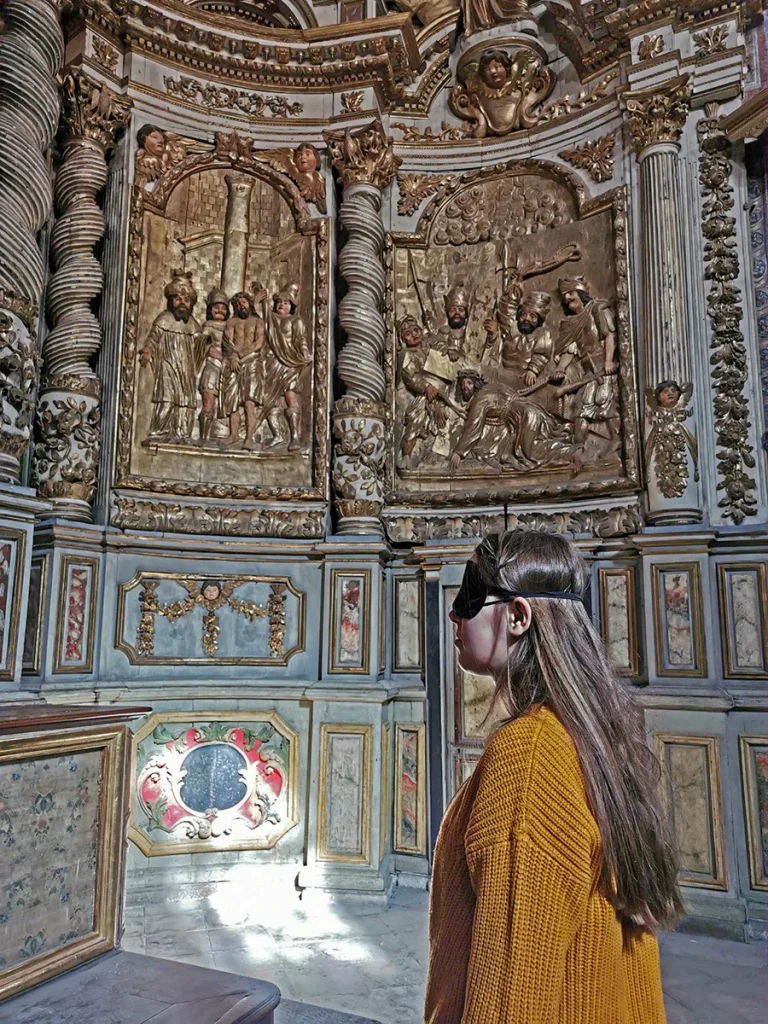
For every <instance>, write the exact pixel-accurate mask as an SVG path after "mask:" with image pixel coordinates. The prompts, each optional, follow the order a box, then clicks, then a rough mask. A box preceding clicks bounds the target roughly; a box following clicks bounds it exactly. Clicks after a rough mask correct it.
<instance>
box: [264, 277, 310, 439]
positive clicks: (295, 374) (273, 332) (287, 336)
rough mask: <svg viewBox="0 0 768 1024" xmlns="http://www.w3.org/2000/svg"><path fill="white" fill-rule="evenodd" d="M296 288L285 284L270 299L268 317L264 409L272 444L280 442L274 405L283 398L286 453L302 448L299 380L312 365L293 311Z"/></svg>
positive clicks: (303, 327) (302, 329)
mask: <svg viewBox="0 0 768 1024" xmlns="http://www.w3.org/2000/svg"><path fill="white" fill-rule="evenodd" d="M298 297H299V289H298V286H297V285H295V284H286V285H283V287H282V288H281V289H280V291H279V292H277V294H276V295H274V296H273V297H272V309H271V310H270V311H269V313H268V315H267V359H266V369H267V390H266V392H265V398H264V408H265V411H266V415H267V422H268V423H269V425H270V429H271V430H272V436H273V440H272V442H271V443H272V444H275V443H277V442H278V441H279V439H280V428H279V423H278V422H277V421H276V420H275V416H276V415H278V409H277V402H278V401H280V399H282V398H284V399H285V418H286V420H287V421H288V430H289V441H288V451H289V452H294V451H297V450H298V449H299V448H301V439H300V433H301V430H300V417H301V406H300V405H299V395H298V390H299V377H300V375H301V371H302V370H303V369H304V367H305V366H308V365H309V364H310V363H311V362H312V353H311V352H310V350H309V344H308V340H307V327H306V324H305V323H304V320H303V319H302V318H301V317H300V316H299V314H298V313H297V312H296V303H297V302H298Z"/></svg>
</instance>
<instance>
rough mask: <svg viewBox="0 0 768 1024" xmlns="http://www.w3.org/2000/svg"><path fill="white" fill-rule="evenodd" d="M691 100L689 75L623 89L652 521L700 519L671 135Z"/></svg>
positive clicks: (679, 201) (680, 205)
mask: <svg viewBox="0 0 768 1024" xmlns="http://www.w3.org/2000/svg"><path fill="white" fill-rule="evenodd" d="M690 100H691V91H690V88H689V87H688V76H684V77H682V78H677V79H675V80H674V81H672V82H668V83H664V84H662V85H660V86H656V87H654V88H653V89H648V90H644V91H641V92H634V93H626V94H625V103H626V108H627V115H628V117H627V124H628V126H629V131H630V134H631V136H632V140H633V142H634V144H635V150H636V152H637V160H638V163H639V165H640V167H639V178H640V232H641V245H640V257H641V267H640V270H641V275H640V276H641V286H642V295H643V302H642V304H641V308H642V317H643V322H642V336H641V337H642V345H641V350H642V356H643V363H644V369H645V384H646V401H645V437H646V442H645V457H646V472H647V474H648V519H649V521H650V522H652V523H655V524H657V525H674V524H682V523H696V522H700V521H701V498H700V491H699V466H698V443H697V441H696V425H695V416H694V413H693V409H692V408H691V407H690V406H689V403H690V402H691V400H692V398H694V399H695V398H696V397H697V396H694V395H693V385H692V375H691V345H690V337H689V329H688V306H687V288H686V278H685V261H686V254H685V245H684V236H685V232H684V225H683V219H682V218H683V210H684V200H683V190H682V183H681V177H680V144H679V141H678V140H679V138H680V136H681V134H682V132H683V129H684V127H685V122H686V119H687V117H688V111H689V109H690ZM698 397H700V396H698Z"/></svg>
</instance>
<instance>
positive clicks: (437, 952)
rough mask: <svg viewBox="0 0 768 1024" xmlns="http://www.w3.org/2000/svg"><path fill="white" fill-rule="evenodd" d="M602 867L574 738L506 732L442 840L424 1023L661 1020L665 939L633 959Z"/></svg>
mask: <svg viewBox="0 0 768 1024" xmlns="http://www.w3.org/2000/svg"><path fill="white" fill-rule="evenodd" d="M599 868H600V833H599V832H598V829H597V825H596V824H595V821H594V818H593V817H592V815H591V814H590V812H589V808H588V806H587V801H586V797H585V793H584V782H583V776H582V774H581V768H580V766H579V761H578V757H577V755H576V750H575V748H574V745H573V743H572V741H571V739H570V737H569V736H568V733H567V732H566V731H565V729H564V728H563V726H562V725H561V724H560V722H559V721H558V719H557V718H556V717H555V716H554V715H553V714H552V713H551V712H550V711H548V710H545V709H539V710H537V711H534V712H533V713H531V714H529V715H527V716H525V717H524V718H521V719H518V720H517V721H515V722H513V723H511V724H509V725H506V726H504V728H503V729H501V730H500V731H499V732H498V733H497V734H496V735H495V736H494V737H493V739H492V740H491V742H490V743H489V744H488V747H487V749H486V751H485V753H484V754H483V757H482V758H481V760H480V762H479V764H478V765H477V768H476V769H475V772H474V774H473V776H472V778H471V779H470V780H469V781H468V782H467V783H466V785H465V786H464V787H463V788H462V789H461V791H460V792H459V793H458V795H457V796H456V799H455V800H454V802H453V803H452V804H451V806H450V807H449V808H448V811H447V812H446V815H445V818H444V819H443V824H442V827H441V829H440V835H439V837H438V840H437V848H436V850H435V863H434V872H433V876H432V901H431V909H430V921H429V939H430V962H429V980H428V983H427V999H426V1012H425V1020H426V1022H427V1024H665V1022H666V1016H665V1014H664V1002H663V998H662V992H661V976H660V971H659V950H658V945H657V943H656V940H655V939H654V938H652V937H650V936H644V937H643V938H642V939H641V940H639V941H637V942H633V943H632V946H631V948H630V949H629V950H628V951H626V952H625V951H624V949H623V947H622V934H621V926H620V924H619V923H618V921H617V919H616V915H615V912H614V910H613V908H612V907H611V905H610V904H609V903H608V901H607V900H606V899H605V898H604V897H603V896H601V895H600V894H599V893H598V892H597V879H598V872H599Z"/></svg>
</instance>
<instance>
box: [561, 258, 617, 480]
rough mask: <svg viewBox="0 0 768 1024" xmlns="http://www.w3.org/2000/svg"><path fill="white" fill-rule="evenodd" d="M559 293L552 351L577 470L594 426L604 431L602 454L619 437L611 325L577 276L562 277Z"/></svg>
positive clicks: (601, 303)
mask: <svg viewBox="0 0 768 1024" xmlns="http://www.w3.org/2000/svg"><path fill="white" fill-rule="evenodd" d="M558 289H559V291H560V295H561V296H562V300H563V307H564V309H565V317H564V319H563V320H561V321H560V328H559V334H558V339H557V344H556V346H555V363H556V365H557V368H558V370H559V371H561V374H562V377H563V378H564V381H565V386H564V387H562V388H560V393H561V395H562V396H563V397H561V399H560V401H559V407H558V412H559V413H560V415H561V416H563V417H564V418H565V419H567V420H572V421H574V437H575V440H576V443H577V444H578V445H579V446H580V448H581V452H579V453H578V454H577V458H576V468H577V469H579V468H580V466H581V455H582V453H583V449H584V445H585V444H586V441H587V437H588V434H589V432H590V430H592V431H594V428H595V426H596V425H597V424H599V423H602V424H605V427H606V429H607V432H608V445H607V446H606V448H605V451H604V452H603V454H608V453H609V452H610V451H611V450H612V449H613V447H614V443H615V441H616V439H617V438H618V434H619V412H618V387H617V377H616V372H617V370H618V363H617V361H616V357H617V348H616V326H615V321H614V318H613V312H612V310H611V308H610V305H609V303H608V302H607V301H606V300H604V299H594V298H592V295H591V289H590V285H589V283H588V282H587V281H586V279H585V278H584V276H583V275H582V274H578V275H576V276H574V277H568V278H561V280H560V281H558ZM579 398H580V405H579Z"/></svg>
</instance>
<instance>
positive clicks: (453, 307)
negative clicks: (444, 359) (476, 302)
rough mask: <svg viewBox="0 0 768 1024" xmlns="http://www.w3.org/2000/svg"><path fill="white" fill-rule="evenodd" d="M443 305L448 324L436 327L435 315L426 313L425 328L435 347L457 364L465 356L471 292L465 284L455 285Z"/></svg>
mask: <svg viewBox="0 0 768 1024" xmlns="http://www.w3.org/2000/svg"><path fill="white" fill-rule="evenodd" d="M443 304H444V306H445V316H446V320H447V322H446V323H444V324H441V325H440V326H439V327H436V324H435V318H434V314H433V313H431V312H429V311H425V313H424V321H425V326H426V328H427V330H428V331H429V332H430V334H431V335H432V336H433V341H432V345H433V347H434V348H435V349H436V350H437V351H438V352H439V353H440V354H441V355H444V356H448V358H449V359H450V360H451V362H454V363H455V362H458V360H459V359H461V357H462V356H463V355H464V354H465V343H466V338H467V321H468V320H469V311H470V298H469V290H468V289H467V288H466V287H465V286H464V285H463V284H455V285H454V286H453V287H452V288H451V290H450V291H449V292H448V293H447V294H446V296H445V298H444V299H443Z"/></svg>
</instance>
